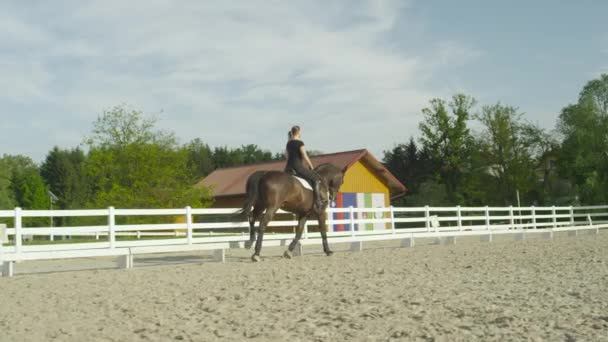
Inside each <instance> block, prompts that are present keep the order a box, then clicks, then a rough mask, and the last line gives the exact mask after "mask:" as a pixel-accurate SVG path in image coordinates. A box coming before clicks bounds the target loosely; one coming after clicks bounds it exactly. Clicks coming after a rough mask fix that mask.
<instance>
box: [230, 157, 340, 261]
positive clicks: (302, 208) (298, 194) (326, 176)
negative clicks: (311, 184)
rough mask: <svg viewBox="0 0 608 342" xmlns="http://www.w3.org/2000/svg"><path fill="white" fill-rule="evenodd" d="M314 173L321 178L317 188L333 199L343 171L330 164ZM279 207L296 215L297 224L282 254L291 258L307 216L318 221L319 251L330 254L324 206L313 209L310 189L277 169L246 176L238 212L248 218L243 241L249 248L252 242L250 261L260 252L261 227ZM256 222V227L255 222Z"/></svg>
mask: <svg viewBox="0 0 608 342" xmlns="http://www.w3.org/2000/svg"><path fill="white" fill-rule="evenodd" d="M315 172H317V174H318V175H319V177H320V178H321V191H323V192H327V193H328V194H329V200H331V201H333V200H334V199H335V197H336V194H337V193H338V190H339V189H340V186H342V183H343V182H344V170H342V169H340V168H339V167H337V166H335V165H333V164H321V165H319V166H317V167H316V168H315ZM279 209H283V210H285V211H287V212H290V213H293V214H295V215H296V218H297V220H298V227H297V229H296V236H295V238H294V239H293V241H292V242H291V243H290V244H289V247H288V250H287V251H286V252H285V257H291V253H292V252H293V250H294V248H295V247H296V245H297V244H298V241H300V239H301V238H302V231H303V230H304V224H305V223H306V220H308V218H309V217H316V218H317V219H318V221H319V230H320V232H321V237H322V238H323V251H324V252H325V254H327V255H331V254H333V252H332V251H331V250H330V249H329V245H328V243H327V225H326V222H325V221H326V218H327V213H326V211H325V207H324V208H323V210H321V211H315V210H314V208H313V195H312V190H308V189H306V188H305V187H304V186H302V184H301V183H300V182H299V181H298V180H297V179H295V177H293V176H292V175H290V174H288V173H286V172H281V171H257V172H255V173H253V174H252V175H251V176H249V178H248V179H247V199H246V200H245V203H244V204H243V209H242V210H241V212H240V214H241V215H246V216H247V217H248V219H249V227H250V239H249V241H248V242H247V243H246V244H245V245H246V247H247V248H251V246H252V245H253V243H254V242H255V252H254V254H253V255H252V256H251V260H253V261H260V251H261V249H262V240H263V238H264V230H265V229H266V227H267V226H268V223H269V222H270V221H271V220H272V218H273V217H274V215H275V214H276V212H277V211H278V210H279ZM258 220H259V221H260V226H259V229H257V232H258V234H257V239H256V229H255V222H256V221H258Z"/></svg>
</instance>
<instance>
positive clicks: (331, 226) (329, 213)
mask: <svg viewBox="0 0 608 342" xmlns="http://www.w3.org/2000/svg"><path fill="white" fill-rule="evenodd" d="M325 215H326V218H327V233H329V232H333V231H334V213H333V212H332V211H331V207H329V208H327V210H326V211H325Z"/></svg>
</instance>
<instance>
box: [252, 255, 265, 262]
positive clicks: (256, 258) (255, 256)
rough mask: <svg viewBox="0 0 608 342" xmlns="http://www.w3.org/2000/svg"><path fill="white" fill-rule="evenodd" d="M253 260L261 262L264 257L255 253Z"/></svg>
mask: <svg viewBox="0 0 608 342" xmlns="http://www.w3.org/2000/svg"><path fill="white" fill-rule="evenodd" d="M251 261H253V262H260V261H262V258H260V256H259V255H255V254H254V255H252V256H251Z"/></svg>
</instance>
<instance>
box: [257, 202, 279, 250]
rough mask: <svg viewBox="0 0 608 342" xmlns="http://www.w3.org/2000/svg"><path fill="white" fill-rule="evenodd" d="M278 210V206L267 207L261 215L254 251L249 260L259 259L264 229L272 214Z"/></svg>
mask: <svg viewBox="0 0 608 342" xmlns="http://www.w3.org/2000/svg"><path fill="white" fill-rule="evenodd" d="M277 210H279V208H267V209H266V212H265V213H264V215H262V219H260V227H259V231H258V239H257V241H256V242H255V252H254V253H253V255H252V256H251V260H253V261H260V252H261V251H262V240H263V239H264V231H265V230H266V226H268V223H269V222H270V220H272V217H273V216H274V214H275V213H276V212H277Z"/></svg>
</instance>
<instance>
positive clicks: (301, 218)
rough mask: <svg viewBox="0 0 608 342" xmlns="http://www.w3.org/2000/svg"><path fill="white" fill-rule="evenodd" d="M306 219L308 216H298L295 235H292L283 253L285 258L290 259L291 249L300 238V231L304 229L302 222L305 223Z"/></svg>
mask: <svg viewBox="0 0 608 342" xmlns="http://www.w3.org/2000/svg"><path fill="white" fill-rule="evenodd" d="M306 219H308V217H307V216H305V215H304V216H298V227H297V228H296V236H295V237H294V239H293V241H291V243H290V244H289V247H287V250H286V251H285V253H284V254H283V256H284V257H285V258H288V259H291V256H292V252H293V250H294V249H295V248H296V246H297V245H298V242H300V239H301V238H302V232H303V231H304V224H305V223H306Z"/></svg>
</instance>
